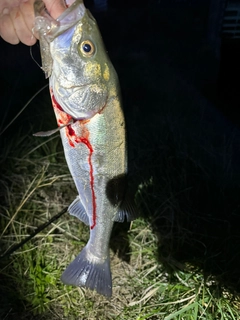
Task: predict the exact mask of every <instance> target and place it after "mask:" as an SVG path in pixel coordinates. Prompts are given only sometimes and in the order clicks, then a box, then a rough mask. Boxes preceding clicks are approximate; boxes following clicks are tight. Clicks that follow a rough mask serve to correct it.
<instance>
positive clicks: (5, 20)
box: [0, 8, 19, 44]
mask: <svg viewBox="0 0 240 320" xmlns="http://www.w3.org/2000/svg"><path fill="white" fill-rule="evenodd" d="M0 35H1V37H2V38H3V39H4V40H5V41H7V42H9V43H11V44H18V43H19V38H18V36H17V34H16V31H15V28H14V25H13V23H12V19H11V17H10V14H9V10H8V9H7V8H5V9H4V10H3V12H2V15H1V16H0Z"/></svg>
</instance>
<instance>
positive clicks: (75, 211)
mask: <svg viewBox="0 0 240 320" xmlns="http://www.w3.org/2000/svg"><path fill="white" fill-rule="evenodd" d="M68 212H69V213H70V214H71V215H72V216H75V217H77V218H78V219H79V220H81V221H82V222H84V223H85V224H86V225H87V226H89V218H88V215H87V213H86V211H85V208H84V207H83V205H82V203H81V201H80V199H79V197H77V198H76V199H75V200H74V201H73V202H72V203H71V204H70V206H69V207H68Z"/></svg>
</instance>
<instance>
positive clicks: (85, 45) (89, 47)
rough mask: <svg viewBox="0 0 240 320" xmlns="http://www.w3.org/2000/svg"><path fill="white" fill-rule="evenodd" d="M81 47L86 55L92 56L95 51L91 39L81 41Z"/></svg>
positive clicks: (81, 50)
mask: <svg viewBox="0 0 240 320" xmlns="http://www.w3.org/2000/svg"><path fill="white" fill-rule="evenodd" d="M79 49H80V52H81V53H82V54H83V56H84V57H91V56H92V55H93V54H94V52H95V47H94V44H93V43H92V42H91V41H90V40H86V41H83V42H81V43H80V45H79Z"/></svg>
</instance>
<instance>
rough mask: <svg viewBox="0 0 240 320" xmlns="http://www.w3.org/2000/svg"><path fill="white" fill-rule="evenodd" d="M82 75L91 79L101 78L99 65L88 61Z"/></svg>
mask: <svg viewBox="0 0 240 320" xmlns="http://www.w3.org/2000/svg"><path fill="white" fill-rule="evenodd" d="M84 73H85V75H86V76H88V75H91V77H93V78H99V77H101V66H100V64H99V63H93V62H92V61H88V62H87V63H86V65H85V70H84Z"/></svg>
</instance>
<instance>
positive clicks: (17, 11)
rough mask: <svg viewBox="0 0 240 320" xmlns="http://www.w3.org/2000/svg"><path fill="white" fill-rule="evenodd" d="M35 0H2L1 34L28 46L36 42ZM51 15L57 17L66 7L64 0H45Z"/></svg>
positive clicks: (7, 39) (5, 38) (0, 13)
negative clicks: (34, 28) (34, 30)
mask: <svg viewBox="0 0 240 320" xmlns="http://www.w3.org/2000/svg"><path fill="white" fill-rule="evenodd" d="M34 1H35V0H0V36H1V37H2V38H3V39H4V40H5V41H7V42H9V43H11V44H18V43H19V42H20V41H21V42H22V43H24V44H26V45H28V46H31V45H33V44H34V43H35V42H36V38H35V36H34V35H33V33H32V28H33V26H34V19H35V16H34V8H33V5H34ZM43 2H44V3H45V6H46V8H47V10H48V12H49V13H50V15H51V16H52V17H53V18H54V19H56V18H57V17H59V16H60V15H61V14H62V13H63V11H64V10H65V9H66V4H65V1H64V0H43Z"/></svg>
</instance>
